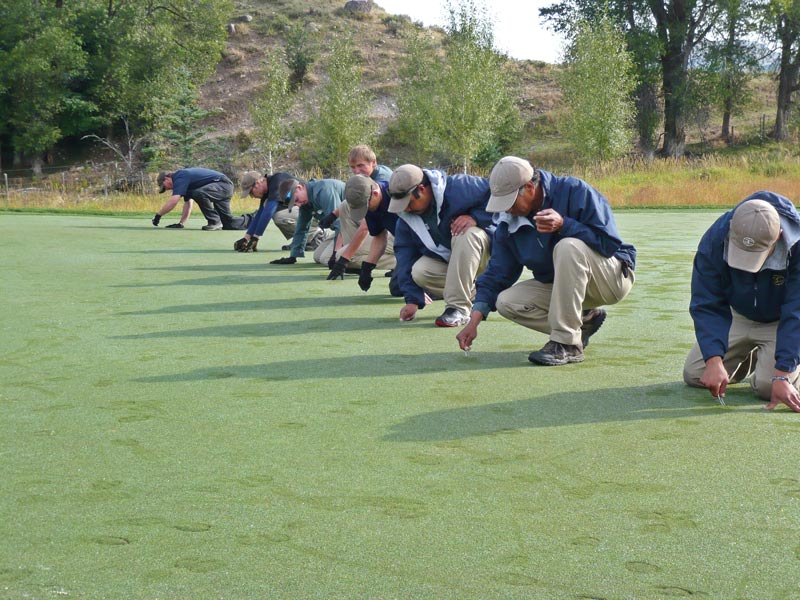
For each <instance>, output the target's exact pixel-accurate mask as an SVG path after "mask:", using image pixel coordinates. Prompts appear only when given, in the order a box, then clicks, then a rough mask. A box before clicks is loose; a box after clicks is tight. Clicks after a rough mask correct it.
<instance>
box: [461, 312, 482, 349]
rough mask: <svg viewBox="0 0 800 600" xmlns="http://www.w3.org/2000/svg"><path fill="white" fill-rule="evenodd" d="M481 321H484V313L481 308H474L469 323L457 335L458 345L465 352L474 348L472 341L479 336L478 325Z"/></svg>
mask: <svg viewBox="0 0 800 600" xmlns="http://www.w3.org/2000/svg"><path fill="white" fill-rule="evenodd" d="M481 321H483V313H481V311H479V310H473V311H472V313H471V314H470V317H469V323H467V324H466V325H465V326H464V329H462V330H461V331H459V332H458V334H457V335H456V340H458V347H459V348H461V349H462V350H464V351H465V352H466V351H468V350H469V349H470V348H472V342H474V341H475V338H477V337H478V325H480V323H481Z"/></svg>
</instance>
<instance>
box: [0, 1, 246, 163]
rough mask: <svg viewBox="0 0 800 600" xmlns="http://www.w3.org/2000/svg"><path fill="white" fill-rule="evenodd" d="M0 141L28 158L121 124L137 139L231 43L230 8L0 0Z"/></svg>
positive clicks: (190, 4) (227, 5)
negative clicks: (177, 86)
mask: <svg viewBox="0 0 800 600" xmlns="http://www.w3.org/2000/svg"><path fill="white" fill-rule="evenodd" d="M0 9H2V10H0V14H3V19H2V21H3V22H2V24H0V40H1V41H0V49H1V50H2V52H0V106H2V109H0V117H1V118H2V119H1V120H2V122H3V123H4V124H5V127H4V131H3V129H0V133H2V134H3V137H2V138H0V143H2V144H4V145H7V144H8V143H9V142H10V145H11V146H13V148H14V149H15V150H18V151H22V152H26V153H29V154H35V153H41V152H43V151H45V150H47V149H49V148H51V147H52V146H53V145H54V144H55V143H57V142H58V141H59V140H60V139H62V138H63V137H64V136H67V135H76V136H77V135H80V134H82V133H89V132H93V131H96V130H98V129H99V128H100V127H101V126H103V127H106V126H108V125H112V124H118V123H121V122H122V121H123V120H124V121H125V123H126V124H129V125H130V126H131V127H132V128H133V130H135V131H136V132H138V133H144V132H146V131H148V130H149V129H150V128H152V127H154V126H155V125H156V122H157V120H158V110H160V109H161V108H162V107H163V105H164V101H165V100H166V99H167V98H170V97H173V98H174V97H175V96H174V91H173V90H170V89H169V86H170V84H172V83H175V82H176V81H178V80H182V78H183V75H180V76H179V77H177V78H176V76H175V72H176V71H177V70H178V69H185V71H186V72H187V73H188V80H189V81H190V82H191V83H192V84H194V85H197V84H199V83H200V82H202V81H203V80H205V78H206V77H207V76H208V75H209V74H210V73H211V72H212V71H213V69H214V66H215V64H216V62H217V60H218V58H219V54H220V51H221V49H222V47H223V44H224V40H225V30H224V24H225V22H226V21H227V19H228V16H229V14H230V12H231V4H230V2H229V0H170V2H168V3H163V4H162V3H159V4H156V3H153V2H151V1H150V0H129V1H127V2H120V1H119V0H117V1H116V2H115V1H114V0H102V1H101V0H84V1H82V2H75V3H73V2H64V3H63V5H62V7H61V8H58V7H57V6H56V3H50V2H47V3H42V2H39V1H37V0H13V1H12V0H0Z"/></svg>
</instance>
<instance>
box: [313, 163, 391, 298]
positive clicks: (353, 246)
mask: <svg viewBox="0 0 800 600" xmlns="http://www.w3.org/2000/svg"><path fill="white" fill-rule="evenodd" d="M388 188H389V183H388V182H387V181H374V180H373V179H371V178H369V177H367V176H365V175H353V176H352V177H351V178H350V179H348V180H347V183H346V184H345V186H344V202H342V203H341V204H340V205H339V208H338V209H337V211H336V212H337V213H338V218H339V225H340V227H341V238H342V243H343V244H344V245H343V246H342V248H341V250H340V251H339V252H338V255H337V256H338V258H337V257H334V258H332V259H331V262H332V263H333V264H332V266H331V272H330V274H329V275H328V279H329V280H335V279H337V278H341V279H344V273H345V272H346V271H348V270H349V271H355V270H357V271H358V273H359V279H358V285H359V286H360V287H361V289H362V290H364V291H367V290H368V289H369V286H370V284H371V282H372V275H371V273H372V270H373V269H375V268H376V267H379V268H381V269H394V267H395V260H394V235H393V234H394V228H395V225H396V223H397V215H395V214H393V213H389V212H387V211H386V209H385V207H383V211H382V212H383V215H382V216H384V217H387V219H381V218H380V217H378V218H377V219H376V218H375V215H377V214H378V209H379V208H380V206H381V200H382V195H381V190H388ZM388 197H389V195H388V191H387V193H386V198H387V201H386V206H388V204H389V201H388ZM370 210H371V211H372V215H373V217H372V218H369V217H368V216H367V215H368V212H369V211H370ZM389 217H390V218H389ZM370 223H372V227H370V225H369V224H370ZM387 225H389V227H387ZM373 232H374V233H373ZM390 233H391V234H392V235H390ZM362 275H364V276H363V277H362ZM367 279H368V280H369V283H367V284H366V288H365V287H364V285H363V284H364V283H366V282H367Z"/></svg>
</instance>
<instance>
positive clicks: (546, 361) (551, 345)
mask: <svg viewBox="0 0 800 600" xmlns="http://www.w3.org/2000/svg"><path fill="white" fill-rule="evenodd" d="M528 360H529V361H531V362H532V363H535V364H537V365H545V366H547V367H557V366H560V365H566V364H568V363H579V362H583V349H582V348H581V347H580V346H573V345H572V344H562V343H560V342H554V341H553V340H550V341H549V342H547V343H546V344H545V345H544V346H543V347H542V349H541V350H537V351H536V352H531V353H530V354H529V355H528Z"/></svg>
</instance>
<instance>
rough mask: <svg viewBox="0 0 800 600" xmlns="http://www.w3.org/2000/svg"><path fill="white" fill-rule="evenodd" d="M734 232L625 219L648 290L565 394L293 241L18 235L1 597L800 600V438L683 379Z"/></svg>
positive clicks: (508, 341)
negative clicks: (712, 242)
mask: <svg viewBox="0 0 800 600" xmlns="http://www.w3.org/2000/svg"><path fill="white" fill-rule="evenodd" d="M717 214H718V213H717V212H710V211H641V212H620V213H618V215H617V219H618V224H619V227H620V230H621V232H622V235H623V238H624V239H625V240H626V241H628V242H631V243H633V244H634V245H636V246H637V248H638V250H639V261H638V265H637V270H636V278H637V280H636V285H635V286H634V289H633V292H632V293H631V295H630V297H628V298H627V299H625V300H624V301H622V302H621V303H620V304H618V305H616V306H612V307H609V309H608V310H609V317H608V320H607V321H606V322H605V324H604V325H603V328H602V329H601V330H600V331H599V332H598V333H597V335H596V336H595V337H593V338H592V343H591V345H590V346H589V347H588V349H587V351H586V361H585V362H584V363H581V364H574V365H568V366H564V367H551V368H547V367H535V366H532V365H530V364H529V363H528V361H527V355H528V353H529V352H530V351H531V350H535V349H538V348H539V347H541V346H542V345H543V343H544V342H545V341H546V340H545V337H544V336H543V335H541V334H537V333H534V332H530V331H528V330H525V329H524V328H522V327H519V326H516V325H514V324H513V323H511V322H509V321H506V320H504V319H503V318H502V317H499V316H498V315H496V314H493V315H492V316H491V318H490V319H489V321H488V322H486V323H484V324H482V325H481V328H480V330H479V337H478V339H477V340H476V341H475V343H474V345H473V351H472V353H471V356H470V357H465V356H464V353H463V352H461V351H459V349H458V346H457V343H456V340H455V334H456V331H457V330H455V329H443V328H437V327H435V326H434V324H433V321H434V319H435V317H436V316H438V314H439V313H440V312H441V310H442V303H441V302H435V303H434V304H433V305H431V306H429V307H427V308H426V309H425V310H423V311H420V312H419V313H418V317H417V319H416V320H415V321H413V322H410V323H401V322H400V321H399V319H398V314H399V310H400V307H401V305H402V301H401V300H399V299H397V298H392V297H391V296H389V294H388V279H386V278H383V277H376V279H375V282H374V284H373V287H372V289H371V290H370V291H369V292H368V293H364V292H362V291H361V290H360V289H359V288H358V286H357V284H356V279H357V276H355V275H349V276H345V280H344V281H326V279H325V276H326V275H327V270H326V269H325V268H323V267H321V266H319V265H315V264H313V262H312V260H311V257H310V256H308V255H307V256H306V258H305V259H302V260H301V262H299V263H298V264H296V265H290V266H287V265H269V264H267V263H268V261H269V260H273V259H275V258H278V257H280V256H286V255H287V253H286V252H281V251H280V250H278V248H279V247H280V245H281V244H283V243H285V242H284V240H283V239H282V237H281V236H280V235H279V234H278V233H277V232H276V231H275V230H273V229H272V228H270V230H268V235H267V236H266V238H265V239H264V240H263V241H262V242H261V244H260V246H259V248H260V249H263V250H265V251H261V252H258V253H253V254H240V253H235V252H233V250H232V245H233V242H234V241H235V240H236V239H237V238H238V237H240V232H229V231H217V232H204V231H200V230H199V226H200V225H201V221H199V220H192V221H191V222H190V224H189V227H188V228H187V229H185V230H180V231H178V230H165V229H164V228H163V227H162V228H158V229H156V228H153V227H152V226H151V225H150V223H149V220H148V219H146V218H138V219H133V218H108V217H106V218H104V217H80V216H48V215H24V214H8V213H5V214H0V249H2V257H3V259H2V270H3V275H2V284H1V286H2V287H0V300H2V305H3V309H4V310H3V317H2V349H1V350H0V381H2V384H1V386H2V387H0V455H1V456H2V462H0V481H2V497H1V498H2V499H0V539H1V540H2V543H0V598H52V597H56V596H59V597H60V596H64V597H72V598H113V599H117V598H326V599H327V598H376V599H384V598H386V599H388V598H403V599H406V598H435V599H439V598H453V599H488V598H526V599H530V598H536V599H539V598H541V599H561V598H565V599H572V598H605V599H612V598H613V599H617V598H620V599H628V598H673V597H699V598H720V599H745V598H747V599H760V598H764V599H776V598H797V597H800V562H798V561H800V510H799V509H800V505H799V504H798V503H799V502H800V470H799V469H798V467H797V465H796V464H795V461H796V459H797V456H798V454H797V453H798V449H799V448H800V415H798V414H794V413H791V412H790V411H789V410H787V409H786V408H785V407H783V408H781V409H778V410H777V411H775V412H771V413H770V412H766V411H763V410H762V408H761V407H762V403H761V402H758V401H757V400H756V399H755V397H754V396H753V395H752V394H751V393H750V391H749V386H747V385H737V386H732V387H731V388H729V391H728V394H727V403H728V406H727V407H721V406H719V405H717V404H716V403H715V402H714V401H713V400H712V398H711V396H710V395H709V394H708V393H707V392H705V391H704V390H695V389H689V388H687V387H685V386H684V385H683V383H682V380H681V368H682V365H683V360H684V357H685V354H686V352H687V351H688V349H689V348H690V346H691V344H692V343H693V329H692V324H691V320H690V318H689V315H688V302H689V277H690V272H691V263H692V257H693V254H694V249H695V248H696V246H697V242H698V240H699V238H700V236H701V234H702V233H703V231H704V230H705V229H706V228H707V227H708V225H709V224H710V223H711V222H712V221H713V220H714V219H715V218H716V216H717ZM525 276H526V277H527V276H528V275H527V274H526V275H525Z"/></svg>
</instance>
